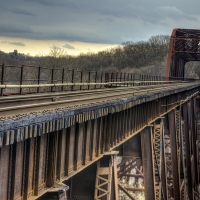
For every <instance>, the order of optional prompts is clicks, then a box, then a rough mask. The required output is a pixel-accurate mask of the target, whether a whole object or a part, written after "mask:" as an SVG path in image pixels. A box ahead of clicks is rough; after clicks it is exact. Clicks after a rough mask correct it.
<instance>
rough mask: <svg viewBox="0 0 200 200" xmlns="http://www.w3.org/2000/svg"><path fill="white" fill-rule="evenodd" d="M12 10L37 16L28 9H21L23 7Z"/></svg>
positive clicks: (20, 13)
mask: <svg viewBox="0 0 200 200" xmlns="http://www.w3.org/2000/svg"><path fill="white" fill-rule="evenodd" d="M11 12H13V13H16V14H19V15H28V16H36V15H35V14H34V13H32V12H29V11H28V10H26V9H21V8H13V9H12V11H11Z"/></svg>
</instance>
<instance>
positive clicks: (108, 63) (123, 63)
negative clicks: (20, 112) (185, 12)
mask: <svg viewBox="0 0 200 200" xmlns="http://www.w3.org/2000/svg"><path fill="white" fill-rule="evenodd" d="M169 39H170V37H169V36H168V35H157V36H152V37H151V38H150V39H149V40H148V41H139V42H131V41H130V42H125V43H123V44H122V45H119V46H117V47H115V48H111V49H107V50H104V51H100V52H98V53H86V54H83V53H82V54H80V55H78V56H72V55H68V54H67V52H65V51H64V49H61V48H59V47H56V46H54V47H52V48H51V50H50V52H49V54H48V55H47V56H34V57H32V56H30V55H25V54H20V53H18V51H17V50H14V52H11V53H8V54H6V53H4V52H2V51H0V62H1V63H4V64H6V65H7V64H11V65H37V66H41V67H48V68H66V69H75V70H95V71H108V72H111V71H112V72H116V71H118V72H119V71H120V72H130V73H142V74H153V75H165V69H166V60H167V53H168V46H169ZM189 66H190V67H189V68H191V69H192V70H187V68H188V67H186V73H187V74H188V76H189V77H194V76H199V74H200V72H199V73H198V72H197V71H198V70H197V69H198V63H196V64H194V63H193V64H192V65H191V64H189ZM191 66H192V67H191ZM189 68H188V69H189ZM194 74H195V75H194Z"/></svg>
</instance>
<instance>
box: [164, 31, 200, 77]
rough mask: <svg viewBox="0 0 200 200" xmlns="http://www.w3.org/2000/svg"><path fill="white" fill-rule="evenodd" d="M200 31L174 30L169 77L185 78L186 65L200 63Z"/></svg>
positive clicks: (171, 38)
mask: <svg viewBox="0 0 200 200" xmlns="http://www.w3.org/2000/svg"><path fill="white" fill-rule="evenodd" d="M199 36H200V30H193V29H178V28H177V29H174V30H173V31H172V34H171V37H170V44H169V50H168V60H167V70H166V76H167V77H177V78H184V68H185V63H186V62H188V61H200V48H199V45H198V44H199V42H200V37H199Z"/></svg>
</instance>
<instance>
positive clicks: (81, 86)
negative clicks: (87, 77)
mask: <svg viewBox="0 0 200 200" xmlns="http://www.w3.org/2000/svg"><path fill="white" fill-rule="evenodd" d="M82 82H83V70H81V83H82ZM80 90H82V85H81V86H80Z"/></svg>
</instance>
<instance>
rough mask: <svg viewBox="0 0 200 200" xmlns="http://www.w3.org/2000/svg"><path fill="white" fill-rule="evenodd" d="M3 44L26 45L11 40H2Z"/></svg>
mask: <svg viewBox="0 0 200 200" xmlns="http://www.w3.org/2000/svg"><path fill="white" fill-rule="evenodd" d="M1 43H2V44H12V45H16V46H26V45H25V44H24V43H23V42H9V41H2V42H1Z"/></svg>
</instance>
